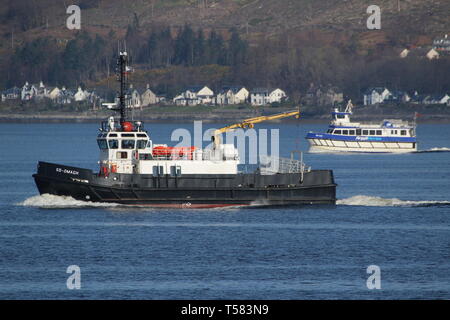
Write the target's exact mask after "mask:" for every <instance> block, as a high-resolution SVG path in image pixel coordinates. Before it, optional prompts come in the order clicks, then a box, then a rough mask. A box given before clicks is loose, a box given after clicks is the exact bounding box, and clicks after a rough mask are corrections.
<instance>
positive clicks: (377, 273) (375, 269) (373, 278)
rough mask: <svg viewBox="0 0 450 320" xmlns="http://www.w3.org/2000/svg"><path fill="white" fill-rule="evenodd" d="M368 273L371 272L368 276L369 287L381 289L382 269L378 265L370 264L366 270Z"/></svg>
mask: <svg viewBox="0 0 450 320" xmlns="http://www.w3.org/2000/svg"><path fill="white" fill-rule="evenodd" d="M366 272H367V274H370V276H369V278H367V281H366V286H367V289H369V290H373V289H378V290H379V289H381V269H380V267H379V266H377V265H370V266H368V267H367V270H366Z"/></svg>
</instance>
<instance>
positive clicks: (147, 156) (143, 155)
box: [139, 153, 153, 160]
mask: <svg viewBox="0 0 450 320" xmlns="http://www.w3.org/2000/svg"><path fill="white" fill-rule="evenodd" d="M139 160H153V157H152V155H151V154H150V153H139Z"/></svg>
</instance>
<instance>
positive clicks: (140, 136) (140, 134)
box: [137, 133, 147, 138]
mask: <svg viewBox="0 0 450 320" xmlns="http://www.w3.org/2000/svg"><path fill="white" fill-rule="evenodd" d="M137 136H138V138H147V135H146V134H144V133H138V134H137Z"/></svg>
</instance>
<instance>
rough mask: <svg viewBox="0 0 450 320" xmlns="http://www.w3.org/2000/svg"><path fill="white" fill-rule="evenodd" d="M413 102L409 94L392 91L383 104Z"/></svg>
mask: <svg viewBox="0 0 450 320" xmlns="http://www.w3.org/2000/svg"><path fill="white" fill-rule="evenodd" d="M410 100H411V97H410V96H409V94H408V93H407V92H404V91H398V90H395V91H391V93H390V94H389V96H388V97H387V98H386V99H385V100H384V101H383V103H395V104H398V103H405V102H409V101H410Z"/></svg>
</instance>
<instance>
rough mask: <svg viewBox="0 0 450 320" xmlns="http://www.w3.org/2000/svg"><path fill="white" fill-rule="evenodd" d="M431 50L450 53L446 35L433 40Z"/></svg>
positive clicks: (449, 42)
mask: <svg viewBox="0 0 450 320" xmlns="http://www.w3.org/2000/svg"><path fill="white" fill-rule="evenodd" d="M433 49H434V50H436V51H438V52H440V51H444V52H445V51H449V52H450V39H449V37H448V34H446V35H445V36H444V37H443V38H436V39H434V40H433Z"/></svg>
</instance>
